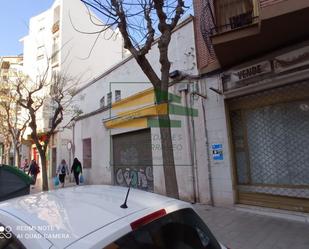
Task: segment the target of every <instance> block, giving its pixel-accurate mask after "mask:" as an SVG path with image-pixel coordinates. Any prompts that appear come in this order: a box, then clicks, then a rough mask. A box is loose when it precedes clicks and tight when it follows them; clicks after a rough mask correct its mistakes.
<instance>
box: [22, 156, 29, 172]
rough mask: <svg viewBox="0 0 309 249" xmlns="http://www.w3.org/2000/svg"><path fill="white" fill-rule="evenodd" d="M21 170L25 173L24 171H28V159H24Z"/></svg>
mask: <svg viewBox="0 0 309 249" xmlns="http://www.w3.org/2000/svg"><path fill="white" fill-rule="evenodd" d="M22 170H23V171H24V172H26V170H29V162H28V159H27V158H26V159H25V161H24V163H23V165H22Z"/></svg>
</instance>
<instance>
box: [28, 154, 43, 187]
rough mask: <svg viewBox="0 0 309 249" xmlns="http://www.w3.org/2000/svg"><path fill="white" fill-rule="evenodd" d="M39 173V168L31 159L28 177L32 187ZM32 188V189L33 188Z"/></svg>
mask: <svg viewBox="0 0 309 249" xmlns="http://www.w3.org/2000/svg"><path fill="white" fill-rule="evenodd" d="M39 173H40V167H39V165H38V164H37V163H36V161H35V159H33V160H32V161H31V163H30V167H29V171H28V175H29V174H30V175H31V177H32V185H35V183H36V178H37V176H38V174H39ZM33 188H34V187H33Z"/></svg>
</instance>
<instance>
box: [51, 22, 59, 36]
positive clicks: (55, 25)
mask: <svg viewBox="0 0 309 249" xmlns="http://www.w3.org/2000/svg"><path fill="white" fill-rule="evenodd" d="M59 29H60V21H56V22H55V23H54V25H53V27H52V33H53V34H55V33H56V32H57V31H59Z"/></svg>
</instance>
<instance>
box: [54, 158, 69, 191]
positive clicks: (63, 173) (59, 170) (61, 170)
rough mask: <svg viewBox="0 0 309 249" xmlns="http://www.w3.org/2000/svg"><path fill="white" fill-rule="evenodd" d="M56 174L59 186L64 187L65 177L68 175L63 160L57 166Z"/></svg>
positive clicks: (67, 169)
mask: <svg viewBox="0 0 309 249" xmlns="http://www.w3.org/2000/svg"><path fill="white" fill-rule="evenodd" d="M56 174H57V175H59V181H60V182H61V186H62V187H64V182H65V176H66V175H68V174H69V168H68V165H67V163H66V161H65V160H64V159H62V160H61V163H60V164H59V165H58V168H57V171H56Z"/></svg>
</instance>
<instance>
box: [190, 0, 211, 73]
mask: <svg viewBox="0 0 309 249" xmlns="http://www.w3.org/2000/svg"><path fill="white" fill-rule="evenodd" d="M193 3H194V16H195V18H194V29H195V44H196V48H197V66H198V69H199V70H201V69H204V68H206V67H208V66H209V65H210V64H212V63H215V62H217V60H216V58H213V56H210V53H209V51H208V49H207V46H206V44H205V41H204V39H203V36H202V33H201V22H200V20H201V14H202V10H203V9H202V6H203V0H195V1H193Z"/></svg>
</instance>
